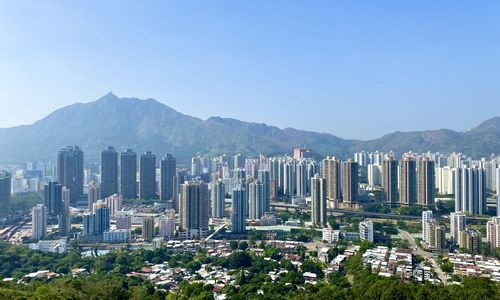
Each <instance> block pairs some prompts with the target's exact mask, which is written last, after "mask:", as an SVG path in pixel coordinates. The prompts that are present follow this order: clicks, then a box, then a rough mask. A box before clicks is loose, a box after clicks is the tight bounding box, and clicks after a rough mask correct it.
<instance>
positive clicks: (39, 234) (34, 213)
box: [31, 204, 47, 240]
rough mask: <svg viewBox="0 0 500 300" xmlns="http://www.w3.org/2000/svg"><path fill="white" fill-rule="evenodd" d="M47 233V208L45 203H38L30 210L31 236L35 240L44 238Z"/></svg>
mask: <svg viewBox="0 0 500 300" xmlns="http://www.w3.org/2000/svg"><path fill="white" fill-rule="evenodd" d="M46 233H47V210H46V208H45V205H43V204H38V205H37V206H35V207H33V209H32V210H31V237H32V238H34V239H36V240H41V239H44V238H45V235H46Z"/></svg>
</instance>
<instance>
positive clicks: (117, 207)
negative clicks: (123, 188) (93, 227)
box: [104, 194, 123, 219]
mask: <svg viewBox="0 0 500 300" xmlns="http://www.w3.org/2000/svg"><path fill="white" fill-rule="evenodd" d="M104 202H105V203H106V207H108V208H109V214H110V216H111V218H113V219H114V218H116V217H117V216H118V212H119V211H121V210H122V207H123V196H122V195H120V194H113V195H111V196H109V197H107V198H106V199H104Z"/></svg>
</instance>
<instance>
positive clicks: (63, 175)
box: [57, 146, 84, 204]
mask: <svg viewBox="0 0 500 300" xmlns="http://www.w3.org/2000/svg"><path fill="white" fill-rule="evenodd" d="M83 179H84V176H83V151H82V150H81V149H80V147H78V146H68V147H65V148H62V149H61V150H59V153H58V155H57V181H58V182H59V183H60V184H62V185H63V186H64V187H66V188H68V189H69V190H70V195H71V196H70V198H71V203H74V204H76V202H77V201H78V198H80V196H81V195H83Z"/></svg>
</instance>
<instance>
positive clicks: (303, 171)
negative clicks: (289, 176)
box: [295, 161, 310, 198]
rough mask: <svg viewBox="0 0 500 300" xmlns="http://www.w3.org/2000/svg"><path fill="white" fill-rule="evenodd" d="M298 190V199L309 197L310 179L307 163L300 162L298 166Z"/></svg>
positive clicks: (296, 173)
mask: <svg viewBox="0 0 500 300" xmlns="http://www.w3.org/2000/svg"><path fill="white" fill-rule="evenodd" d="M295 175H296V179H297V182H296V189H297V197H301V198H303V197H306V196H307V181H308V180H310V178H307V162H306V161H299V162H298V163H297V165H296V172H295Z"/></svg>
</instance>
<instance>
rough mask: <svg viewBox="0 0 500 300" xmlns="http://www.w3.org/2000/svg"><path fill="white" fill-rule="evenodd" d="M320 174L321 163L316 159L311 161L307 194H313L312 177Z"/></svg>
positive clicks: (308, 171)
mask: <svg viewBox="0 0 500 300" xmlns="http://www.w3.org/2000/svg"><path fill="white" fill-rule="evenodd" d="M316 174H319V165H318V163H317V162H315V161H309V162H308V163H307V180H306V182H307V195H311V178H313V177H314V175H316Z"/></svg>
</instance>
